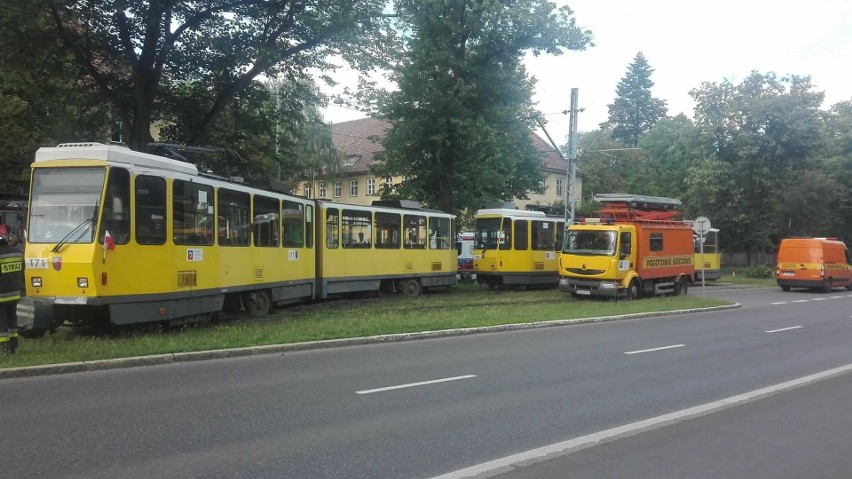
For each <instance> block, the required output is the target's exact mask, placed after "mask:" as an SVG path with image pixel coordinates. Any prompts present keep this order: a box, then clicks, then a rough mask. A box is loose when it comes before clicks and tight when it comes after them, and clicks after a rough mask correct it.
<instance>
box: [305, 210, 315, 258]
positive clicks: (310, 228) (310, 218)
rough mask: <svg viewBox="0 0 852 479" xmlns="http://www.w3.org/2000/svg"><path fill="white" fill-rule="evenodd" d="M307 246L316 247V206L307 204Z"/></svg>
mask: <svg viewBox="0 0 852 479" xmlns="http://www.w3.org/2000/svg"><path fill="white" fill-rule="evenodd" d="M305 246H307V247H308V248H313V247H314V207H313V206H311V205H305Z"/></svg>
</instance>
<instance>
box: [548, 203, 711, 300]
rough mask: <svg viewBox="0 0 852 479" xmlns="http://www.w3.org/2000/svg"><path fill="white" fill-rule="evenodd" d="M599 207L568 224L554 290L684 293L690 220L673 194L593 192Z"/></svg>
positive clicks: (688, 278)
mask: <svg viewBox="0 0 852 479" xmlns="http://www.w3.org/2000/svg"><path fill="white" fill-rule="evenodd" d="M595 201H597V202H599V203H601V209H600V210H599V211H598V212H597V215H596V216H597V217H595V218H585V219H583V220H581V221H580V222H579V223H577V224H572V225H570V226H569V227H568V230H567V231H566V233H565V240H564V244H563V247H562V254H561V255H560V256H559V275H560V280H559V290H560V291H564V292H568V293H571V295H572V296H574V297H578V296H602V297H609V298H626V299H630V300H632V299H638V298H641V297H648V296H652V295H656V294H674V295H681V294H686V293H687V289H688V287H689V285H690V284H691V283H692V281H693V278H694V277H695V255H694V251H693V247H694V241H693V225H692V222H691V221H681V220H677V219H676V217H677V215H678V211H677V208H678V207H680V205H681V202H680V200H678V199H674V198H664V197H658V196H644V195H631V194H598V195H595Z"/></svg>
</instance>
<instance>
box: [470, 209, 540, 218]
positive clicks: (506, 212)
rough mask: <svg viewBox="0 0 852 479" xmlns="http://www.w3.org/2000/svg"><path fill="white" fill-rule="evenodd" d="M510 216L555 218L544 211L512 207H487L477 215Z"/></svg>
mask: <svg viewBox="0 0 852 479" xmlns="http://www.w3.org/2000/svg"><path fill="white" fill-rule="evenodd" d="M485 215H491V216H508V217H510V218H554V217H553V216H547V215H546V214H544V212H543V211H530V210H513V209H510V208H485V209H481V210H479V211H477V212H476V216H477V217H479V216H485Z"/></svg>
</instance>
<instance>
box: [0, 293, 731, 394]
mask: <svg viewBox="0 0 852 479" xmlns="http://www.w3.org/2000/svg"><path fill="white" fill-rule="evenodd" d="M739 307H741V305H740V304H739V303H734V304H730V305H723V306H712V307H709V308H692V309H680V310H676V311H657V312H648V313H633V314H622V315H615V316H597V317H592V318H577V319H557V320H553V321H538V322H530V323H515V324H503V325H498V326H480V327H475V328H455V329H442V330H439V331H424V332H417V333H402V334H384V335H379V336H368V337H364V338H346V339H329V340H324V341H310V342H306V343H291V344H269V345H264V346H249V347H243V348H231V349H215V350H211V351H190V352H181V353H165V354H155V355H151V356H136V357H131V358H118V359H99V360H94V361H81V362H73V363H61V364H46V365H42V366H25V367H19V368H5V369H0V379H13V378H25V377H33V376H49V375H57V374H70V373H80V372H88V371H105V370H108V369H120V368H130V367H139V366H154V365H163V364H171V363H182V362H190V361H206V360H210V359H226V358H236V357H244V356H257V355H261V354H280V353H286V352H294V351H308V350H314V349H330V348H339V347H345V346H359V345H366V344H380V343H396V342H402V341H415V340H419V339H433V338H446V337H451V336H468V335H473V334H483V333H496V332H504V331H518V330H523V329H537V328H552V327H557V326H568V325H572V324H586V323H599V322H604V321H616V320H623V319H637V318H650V317H659V316H673V315H677V314H686V313H702V312H708V311H719V310H725V309H735V308H739Z"/></svg>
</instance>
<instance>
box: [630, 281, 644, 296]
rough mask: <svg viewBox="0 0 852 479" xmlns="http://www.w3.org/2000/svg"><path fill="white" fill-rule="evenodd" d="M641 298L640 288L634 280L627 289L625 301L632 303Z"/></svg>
mask: <svg viewBox="0 0 852 479" xmlns="http://www.w3.org/2000/svg"><path fill="white" fill-rule="evenodd" d="M641 297H642V288H641V287H640V286H639V280H638V279H634V280H633V281H631V282H630V286H628V287H627V300H628V301H633V300H634V299H639V298H641Z"/></svg>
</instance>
